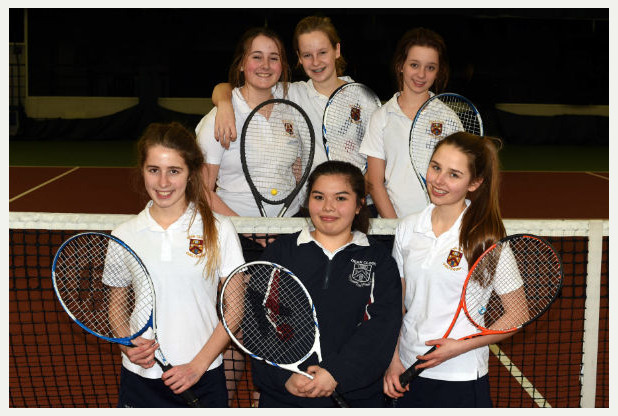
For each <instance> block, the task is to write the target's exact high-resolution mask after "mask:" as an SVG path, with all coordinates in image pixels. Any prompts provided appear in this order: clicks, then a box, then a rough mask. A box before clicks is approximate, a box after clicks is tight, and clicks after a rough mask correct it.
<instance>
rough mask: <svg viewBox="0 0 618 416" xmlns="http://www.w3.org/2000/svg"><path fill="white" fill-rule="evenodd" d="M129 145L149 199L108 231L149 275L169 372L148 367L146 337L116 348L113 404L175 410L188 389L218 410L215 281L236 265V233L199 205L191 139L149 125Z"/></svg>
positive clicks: (220, 376) (197, 155) (221, 337)
mask: <svg viewBox="0 0 618 416" xmlns="http://www.w3.org/2000/svg"><path fill="white" fill-rule="evenodd" d="M137 148H138V166H139V169H140V172H141V176H142V178H143V180H144V187H145V190H146V192H147V194H148V196H149V197H150V198H151V201H150V202H148V204H147V205H146V208H145V209H144V210H143V211H142V212H141V213H139V215H138V216H137V217H135V218H134V219H132V220H129V221H127V222H125V223H123V224H121V225H120V226H118V228H116V229H115V230H114V231H113V234H114V235H116V236H118V237H119V238H120V239H122V240H124V241H125V242H126V243H127V244H128V245H129V246H130V247H131V248H133V249H134V250H135V251H136V253H137V254H138V255H139V256H140V258H141V259H142V261H143V262H144V264H145V265H146V268H147V269H148V271H149V272H150V275H151V277H152V279H153V283H154V286H155V293H156V294H157V312H158V313H157V327H158V330H159V337H160V338H159V339H160V341H161V343H162V344H163V345H164V351H165V353H166V358H168V359H169V361H170V362H171V363H172V364H173V365H175V367H173V368H172V369H171V370H169V371H166V372H165V373H163V374H162V370H161V368H160V367H159V366H158V365H155V362H154V352H155V350H156V348H157V345H156V344H154V342H153V340H151V339H148V338H147V337H146V336H142V337H138V338H137V339H136V340H135V341H134V344H135V345H136V346H135V347H131V348H128V347H126V346H121V347H120V349H121V350H122V370H121V374H120V392H119V398H118V406H119V407H181V406H183V405H185V404H184V401H183V400H182V399H181V398H180V397H179V396H177V394H179V393H181V392H183V391H185V390H186V389H188V388H192V390H193V391H194V393H195V394H196V395H197V396H198V398H199V399H200V402H201V404H202V405H203V406H208V407H225V406H227V389H226V385H225V375H224V372H223V366H222V365H221V364H222V357H221V352H222V351H223V350H224V348H225V347H226V345H227V343H228V341H229V338H228V336H227V334H226V332H225V330H224V329H223V327H222V325H221V323H220V322H219V320H218V318H217V312H216V308H215V306H216V295H217V287H218V284H219V280H220V279H222V278H223V277H225V276H226V275H227V274H228V273H229V272H231V271H232V270H233V269H234V268H235V267H237V266H238V265H240V264H242V263H243V261H244V259H243V255H242V251H241V248H240V242H239V241H238V236H237V234H236V231H235V229H234V226H233V225H232V223H231V222H230V220H229V219H226V218H224V217H220V216H216V215H213V213H212V211H211V209H210V207H209V205H208V203H207V200H206V198H205V195H204V192H203V187H204V184H203V182H202V175H201V170H202V165H203V163H204V158H203V156H202V152H201V150H200V148H199V146H198V145H197V142H196V140H195V136H194V135H192V134H191V133H190V132H189V131H188V130H187V129H185V128H184V127H182V126H181V125H180V124H178V123H171V124H158V123H155V124H151V125H150V126H148V128H147V129H146V131H145V132H144V134H143V135H142V137H141V138H140V139H139V142H138V144H137ZM223 253H225V256H223ZM174 393H176V395H175V394H174Z"/></svg>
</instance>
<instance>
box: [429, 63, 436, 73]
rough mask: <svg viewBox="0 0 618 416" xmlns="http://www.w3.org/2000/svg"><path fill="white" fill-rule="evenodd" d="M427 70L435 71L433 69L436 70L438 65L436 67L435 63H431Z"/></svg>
mask: <svg viewBox="0 0 618 416" xmlns="http://www.w3.org/2000/svg"><path fill="white" fill-rule="evenodd" d="M427 70H428V71H431V72H433V71H435V70H436V67H435V66H433V65H429V66H428V67H427Z"/></svg>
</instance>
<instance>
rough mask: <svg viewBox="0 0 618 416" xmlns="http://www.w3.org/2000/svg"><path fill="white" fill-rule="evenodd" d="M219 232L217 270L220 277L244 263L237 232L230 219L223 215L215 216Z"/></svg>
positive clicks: (225, 275)
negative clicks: (218, 261) (219, 258)
mask: <svg viewBox="0 0 618 416" xmlns="http://www.w3.org/2000/svg"><path fill="white" fill-rule="evenodd" d="M216 218H217V223H218V228H217V231H218V232H219V253H220V256H221V264H220V266H219V272H220V276H221V278H222V279H223V278H225V277H227V276H228V275H229V274H230V273H231V272H232V270H234V269H235V268H237V267H238V266H241V265H242V264H244V263H245V259H244V256H243V253H242V247H241V245H240V239H239V238H238V233H237V232H236V228H234V224H232V221H231V220H230V219H229V218H227V217H224V216H219V215H218V216H217V217H216Z"/></svg>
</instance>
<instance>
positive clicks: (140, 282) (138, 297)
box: [54, 234, 154, 338]
mask: <svg viewBox="0 0 618 416" xmlns="http://www.w3.org/2000/svg"><path fill="white" fill-rule="evenodd" d="M146 279H148V278H147V276H146V275H145V271H144V269H143V267H142V266H141V264H140V263H139V261H138V260H137V259H136V258H135V257H134V256H133V255H132V254H131V253H130V252H129V251H128V250H126V249H125V248H124V247H122V246H121V245H120V244H118V243H116V242H115V241H114V240H111V239H109V238H108V237H106V236H104V235H99V234H85V235H80V236H78V237H76V238H74V239H72V240H71V241H69V242H68V243H67V244H66V245H65V246H64V247H63V249H62V251H61V252H60V253H59V255H58V258H57V260H56V267H55V271H54V280H55V285H56V290H57V293H58V297H59V298H60V300H61V302H62V303H63V304H64V306H65V308H66V309H67V312H69V314H71V315H72V316H73V317H74V318H75V319H76V320H77V321H79V322H80V323H82V324H83V325H84V326H86V327H87V328H89V329H90V330H92V331H93V332H95V333H97V334H99V335H101V336H103V337H108V338H126V337H130V336H131V335H132V334H135V332H136V331H138V330H139V329H141V328H143V327H145V326H146V324H147V322H148V321H149V319H150V317H151V314H152V308H153V303H154V297H153V294H152V290H151V287H150V285H149V284H148V282H147V280H146Z"/></svg>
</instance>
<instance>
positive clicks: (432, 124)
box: [410, 95, 482, 178]
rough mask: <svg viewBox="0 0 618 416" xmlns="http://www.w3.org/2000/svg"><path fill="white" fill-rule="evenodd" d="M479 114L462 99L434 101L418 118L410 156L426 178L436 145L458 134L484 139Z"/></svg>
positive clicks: (450, 97)
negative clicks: (466, 133)
mask: <svg viewBox="0 0 618 416" xmlns="http://www.w3.org/2000/svg"><path fill="white" fill-rule="evenodd" d="M481 126H482V125H481V121H480V118H479V116H478V113H477V111H476V109H475V108H474V107H472V106H471V105H470V104H469V103H468V102H467V101H465V100H464V99H462V98H460V97H458V96H451V95H446V96H441V97H439V98H436V99H432V100H431V101H430V102H428V103H427V105H426V106H425V107H424V108H423V109H422V110H421V112H420V113H419V114H418V115H417V117H416V119H415V121H414V126H413V127H412V131H411V134H410V138H411V140H410V156H411V158H412V162H413V163H414V167H415V169H416V170H417V171H418V173H419V174H420V175H421V176H422V177H423V178H425V177H426V175H427V169H428V168H429V162H430V160H431V156H432V155H433V150H434V148H435V147H436V144H438V142H439V141H440V140H442V139H444V138H445V137H447V136H449V135H451V134H453V133H456V132H458V131H466V132H468V133H472V134H476V135H480V134H481V130H482V128H481Z"/></svg>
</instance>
